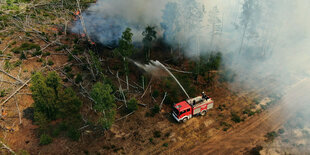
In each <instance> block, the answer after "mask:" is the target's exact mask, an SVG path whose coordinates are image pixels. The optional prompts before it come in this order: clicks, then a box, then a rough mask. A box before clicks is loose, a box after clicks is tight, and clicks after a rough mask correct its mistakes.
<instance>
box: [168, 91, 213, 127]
mask: <svg viewBox="0 0 310 155" xmlns="http://www.w3.org/2000/svg"><path fill="white" fill-rule="evenodd" d="M213 104H214V102H213V100H212V99H211V98H210V97H209V96H205V97H202V96H198V97H195V98H191V99H188V100H185V101H182V102H179V103H177V104H175V105H174V106H173V112H172V116H173V117H174V118H175V119H176V120H177V121H178V122H180V121H183V122H186V121H187V120H188V119H190V118H192V117H193V116H195V115H205V114H206V112H207V111H208V110H209V109H212V108H213Z"/></svg>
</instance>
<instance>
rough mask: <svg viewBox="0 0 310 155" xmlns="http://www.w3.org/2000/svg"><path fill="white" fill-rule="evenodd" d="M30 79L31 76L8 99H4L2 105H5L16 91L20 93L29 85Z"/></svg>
mask: <svg viewBox="0 0 310 155" xmlns="http://www.w3.org/2000/svg"><path fill="white" fill-rule="evenodd" d="M30 81H31V78H30V79H29V80H27V81H26V82H25V83H24V84H23V85H22V86H21V87H19V88H18V89H17V90H16V91H15V92H14V93H13V94H11V95H10V96H9V97H8V98H7V99H6V100H4V101H3V102H2V103H1V105H0V106H3V105H4V104H5V103H6V102H8V101H9V100H10V99H11V98H12V97H13V96H14V95H15V94H16V93H18V91H20V90H21V89H22V88H24V87H25V86H26V85H27V83H29V82H30Z"/></svg>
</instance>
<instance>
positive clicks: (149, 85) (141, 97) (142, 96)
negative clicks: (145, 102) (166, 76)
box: [141, 77, 153, 98]
mask: <svg viewBox="0 0 310 155" xmlns="http://www.w3.org/2000/svg"><path fill="white" fill-rule="evenodd" d="M152 79H153V77H152V78H151V80H150V82H149V84H148V86H147V87H146V89H145V91H144V93H143V94H142V96H141V98H143V96H144V95H145V93H146V91H147V90H148V88H149V87H150V85H151V83H152Z"/></svg>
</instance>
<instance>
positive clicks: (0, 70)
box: [0, 69, 24, 83]
mask: <svg viewBox="0 0 310 155" xmlns="http://www.w3.org/2000/svg"><path fill="white" fill-rule="evenodd" d="M0 72H2V73H4V74H5V75H7V76H9V77H11V78H13V79H15V80H16V81H18V82H20V83H24V82H23V81H21V80H20V79H17V78H16V77H14V76H12V75H10V74H9V73H7V72H6V71H4V70H2V69H0Z"/></svg>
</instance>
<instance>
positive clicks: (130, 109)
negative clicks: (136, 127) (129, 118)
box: [127, 98, 138, 112]
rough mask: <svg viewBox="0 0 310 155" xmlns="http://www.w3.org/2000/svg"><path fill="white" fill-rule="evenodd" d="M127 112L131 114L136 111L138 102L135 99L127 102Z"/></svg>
mask: <svg viewBox="0 0 310 155" xmlns="http://www.w3.org/2000/svg"><path fill="white" fill-rule="evenodd" d="M127 110H128V112H133V111H136V110H138V102H137V100H136V99H135V98H132V99H130V100H129V102H128V105H127Z"/></svg>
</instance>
